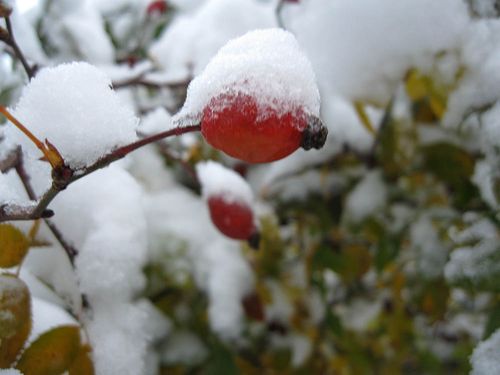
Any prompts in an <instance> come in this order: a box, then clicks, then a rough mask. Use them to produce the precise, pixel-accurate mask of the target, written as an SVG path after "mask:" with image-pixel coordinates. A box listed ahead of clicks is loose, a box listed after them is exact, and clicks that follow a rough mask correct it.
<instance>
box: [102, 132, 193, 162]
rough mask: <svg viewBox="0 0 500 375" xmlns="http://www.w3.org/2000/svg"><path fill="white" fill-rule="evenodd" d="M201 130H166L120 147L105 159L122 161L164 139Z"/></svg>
mask: <svg viewBox="0 0 500 375" xmlns="http://www.w3.org/2000/svg"><path fill="white" fill-rule="evenodd" d="M200 130H201V126H200V125H189V126H181V127H175V128H173V129H169V130H166V131H164V132H161V133H158V134H155V135H151V136H149V137H147V138H143V139H140V140H138V141H136V142H134V143H131V144H129V145H126V146H123V147H120V148H118V149H116V150H115V151H113V152H112V153H111V154H109V155H108V156H107V157H104V159H107V158H113V157H117V158H118V159H121V158H123V157H124V156H126V155H128V154H130V153H131V152H132V151H135V150H137V149H138V148H141V147H143V146H146V145H148V144H150V143H153V142H157V141H159V140H161V139H164V138H168V137H172V136H179V135H182V134H185V133H191V132H195V131H200ZM114 160H117V159H113V161H114Z"/></svg>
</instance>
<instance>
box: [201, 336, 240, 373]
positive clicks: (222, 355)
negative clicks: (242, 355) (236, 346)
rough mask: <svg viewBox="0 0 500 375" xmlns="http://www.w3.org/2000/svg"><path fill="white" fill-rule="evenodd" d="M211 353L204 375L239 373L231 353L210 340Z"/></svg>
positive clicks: (221, 345) (215, 341)
mask: <svg viewBox="0 0 500 375" xmlns="http://www.w3.org/2000/svg"><path fill="white" fill-rule="evenodd" d="M212 341H213V342H212V345H211V349H212V350H211V351H212V356H211V357H210V360H209V362H208V364H207V366H206V368H205V371H204V374H206V375H220V374H224V375H238V374H239V371H238V368H237V367H236V363H235V361H234V357H233V355H232V353H231V352H230V351H229V350H228V349H227V348H226V347H225V346H224V345H223V344H221V343H219V342H218V341H217V340H212Z"/></svg>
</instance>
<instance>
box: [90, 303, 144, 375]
mask: <svg viewBox="0 0 500 375" xmlns="http://www.w3.org/2000/svg"><path fill="white" fill-rule="evenodd" d="M147 320H148V316H147V314H146V312H145V311H144V310H143V309H142V307H141V306H140V305H137V304H132V303H128V302H116V301H112V300H111V299H110V300H109V302H108V304H106V303H105V302H103V303H101V304H94V305H93V306H92V317H91V318H90V319H89V320H88V321H87V322H85V327H86V331H87V332H88V335H89V338H90V343H91V345H92V348H93V351H92V356H93V359H94V363H95V367H96V373H97V374H123V375H137V374H143V373H144V366H145V356H146V351H147V343H148V341H149V337H148V336H147V334H146V333H145V331H144V325H145V324H146V322H147Z"/></svg>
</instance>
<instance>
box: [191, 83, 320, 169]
mask: <svg viewBox="0 0 500 375" xmlns="http://www.w3.org/2000/svg"><path fill="white" fill-rule="evenodd" d="M270 104H274V106H273V105H265V104H264V105H263V104H258V103H257V100H256V99H255V98H254V97H253V96H250V95H248V94H243V93H225V94H221V95H219V96H217V97H215V98H212V99H211V100H210V102H209V103H208V105H207V106H206V107H205V108H204V110H203V115H202V119H201V132H202V134H203V136H204V138H205V139H206V141H207V142H208V143H209V144H210V145H212V146H213V147H215V148H217V149H219V150H221V151H223V152H225V153H226V154H228V155H230V156H232V157H234V158H237V159H240V160H244V161H246V162H249V163H266V162H271V161H275V160H279V159H282V158H284V157H286V156H288V155H290V154H291V153H293V152H294V151H295V150H297V149H298V148H299V147H303V148H304V149H306V150H308V149H311V148H321V147H322V146H323V144H324V143H325V140H326V136H327V129H326V128H325V127H324V126H323V125H322V123H321V121H320V120H319V119H317V118H316V117H314V116H310V115H307V114H306V113H305V112H304V111H303V110H302V108H300V107H298V108H295V109H292V110H288V111H285V112H283V113H280V112H278V109H276V108H278V107H279V106H276V103H270Z"/></svg>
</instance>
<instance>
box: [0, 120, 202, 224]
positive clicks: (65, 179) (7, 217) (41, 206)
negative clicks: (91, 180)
mask: <svg viewBox="0 0 500 375" xmlns="http://www.w3.org/2000/svg"><path fill="white" fill-rule="evenodd" d="M199 130H200V125H190V126H183V127H176V128H173V129H170V130H167V131H164V132H161V133H159V134H155V135H152V136H150V137H147V138H144V139H140V140H138V141H136V142H134V143H131V144H129V145H126V146H123V147H119V148H117V149H115V150H114V151H112V152H110V153H109V154H107V155H105V156H103V157H102V158H100V159H99V160H97V161H96V162H95V163H94V164H92V165H90V166H88V167H85V168H82V169H79V170H72V169H71V168H69V167H68V166H66V165H62V166H60V167H56V168H53V170H52V186H51V187H50V188H49V190H47V191H46V192H45V193H44V194H43V196H42V197H41V198H40V200H39V201H38V204H37V205H36V206H34V207H32V208H29V207H28V208H26V207H23V206H18V205H4V206H2V207H0V222H2V221H13V220H34V219H39V218H43V217H47V215H50V216H52V215H51V214H52V211H50V210H47V207H48V205H49V204H50V203H51V202H52V200H53V199H54V198H55V197H56V196H57V194H59V193H60V192H61V191H62V190H64V189H66V187H67V186H68V185H70V184H71V183H73V182H75V181H77V180H79V179H80V178H82V177H85V176H87V175H89V174H91V173H93V172H95V171H97V170H99V169H101V168H104V167H106V166H108V165H109V164H111V163H113V162H115V161H117V160H119V159H121V158H123V157H125V156H126V155H128V154H129V153H131V152H133V151H135V150H137V149H139V148H141V147H143V146H146V145H148V144H151V143H154V142H156V141H159V140H161V139H164V138H168V137H172V136H179V135H181V134H185V133H190V132H194V131H199Z"/></svg>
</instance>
